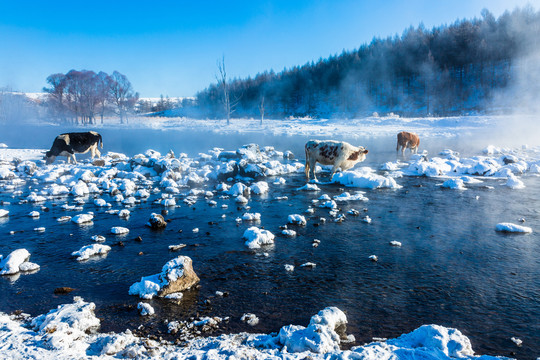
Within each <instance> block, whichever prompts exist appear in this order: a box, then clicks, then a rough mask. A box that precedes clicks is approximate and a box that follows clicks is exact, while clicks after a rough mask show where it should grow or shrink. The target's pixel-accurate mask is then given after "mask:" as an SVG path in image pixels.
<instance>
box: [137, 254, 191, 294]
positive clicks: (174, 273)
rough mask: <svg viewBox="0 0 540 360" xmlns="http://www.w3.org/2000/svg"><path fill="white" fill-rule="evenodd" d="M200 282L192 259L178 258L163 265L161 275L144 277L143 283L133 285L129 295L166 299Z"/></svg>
mask: <svg viewBox="0 0 540 360" xmlns="http://www.w3.org/2000/svg"><path fill="white" fill-rule="evenodd" d="M198 282H199V277H198V276H197V274H195V271H194V270H193V266H192V261H191V258H189V257H187V256H178V257H177V258H175V259H172V260H170V261H168V262H167V263H166V264H165V265H163V267H162V268H161V273H159V274H155V275H150V276H145V277H142V278H141V281H139V282H136V283H134V284H133V285H131V287H130V288H129V294H130V295H138V296H139V297H141V298H143V299H151V298H153V297H154V296H160V297H165V296H167V295H169V294H173V293H177V292H180V291H184V290H186V289H189V288H191V287H192V286H193V285H195V284H197V283H198Z"/></svg>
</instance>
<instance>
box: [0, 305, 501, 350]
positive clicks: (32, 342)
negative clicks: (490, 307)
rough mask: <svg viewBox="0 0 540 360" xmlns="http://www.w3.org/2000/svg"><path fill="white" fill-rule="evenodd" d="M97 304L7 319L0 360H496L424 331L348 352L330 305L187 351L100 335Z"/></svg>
mask: <svg viewBox="0 0 540 360" xmlns="http://www.w3.org/2000/svg"><path fill="white" fill-rule="evenodd" d="M94 310H95V305H94V303H87V302H85V301H84V300H83V299H81V298H79V297H75V298H74V302H73V303H69V304H64V305H60V306H58V308H57V309H54V310H51V311H50V312H49V313H47V314H44V315H40V316H37V317H35V318H31V317H30V316H28V315H24V314H22V315H17V316H16V315H7V314H4V313H0V358H1V359H40V360H48V359H51V360H53V359H54V360H61V359H97V358H99V359H120V358H138V359H146V358H159V359H187V358H193V359H289V360H294V359H305V358H310V359H326V360H330V359H332V360H346V359H420V358H421V359H426V360H443V359H485V360H487V359H496V358H494V357H491V356H481V357H477V356H475V355H474V351H473V349H472V346H471V342H470V340H469V339H468V338H467V337H466V336H464V335H463V334H462V333H461V332H460V331H459V330H456V329H451V328H446V327H443V326H438V325H424V326H421V327H420V328H418V329H416V330H414V331H413V332H411V333H408V334H404V335H402V336H400V337H398V338H396V339H389V340H386V341H380V340H378V341H375V342H372V343H370V344H365V345H363V346H357V347H353V348H352V349H351V350H341V349H340V344H341V343H342V342H347V341H351V340H352V338H351V336H350V335H349V336H346V335H345V334H344V331H345V324H346V323H347V318H346V316H345V314H344V313H343V312H342V311H341V310H339V309H338V308H335V307H328V308H326V309H324V310H322V311H320V312H319V313H318V314H316V315H314V316H313V317H312V318H311V321H310V323H309V325H308V326H307V327H303V326H300V325H287V326H283V327H282V328H281V329H280V330H279V332H278V333H277V334H248V333H239V334H230V335H221V336H219V337H196V338H194V339H192V340H190V341H189V342H188V343H187V344H185V346H176V345H173V344H172V343H171V342H168V341H166V340H162V341H156V340H151V339H148V338H144V337H137V336H134V335H133V333H132V332H131V331H129V330H126V331H125V332H123V333H106V334H104V333H99V332H98V328H99V325H100V320H99V319H98V318H97V317H96V316H95V314H94Z"/></svg>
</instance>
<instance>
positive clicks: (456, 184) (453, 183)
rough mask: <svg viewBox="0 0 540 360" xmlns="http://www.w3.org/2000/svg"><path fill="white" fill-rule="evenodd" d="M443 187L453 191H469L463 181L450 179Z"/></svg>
mask: <svg viewBox="0 0 540 360" xmlns="http://www.w3.org/2000/svg"><path fill="white" fill-rule="evenodd" d="M441 187H443V188H447V189H453V190H467V188H466V187H465V185H464V182H463V180H462V179H448V180H446V181H445V182H443V184H442V185H441Z"/></svg>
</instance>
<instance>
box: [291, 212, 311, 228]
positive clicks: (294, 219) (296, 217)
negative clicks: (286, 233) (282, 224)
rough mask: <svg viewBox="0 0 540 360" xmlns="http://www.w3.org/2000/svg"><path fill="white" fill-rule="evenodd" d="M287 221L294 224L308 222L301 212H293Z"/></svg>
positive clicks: (303, 224)
mask: <svg viewBox="0 0 540 360" xmlns="http://www.w3.org/2000/svg"><path fill="white" fill-rule="evenodd" d="M287 221H288V222H289V224H294V225H301V226H305V225H306V224H307V220H306V218H305V217H304V216H303V215H300V214H291V215H289V216H288V217H287Z"/></svg>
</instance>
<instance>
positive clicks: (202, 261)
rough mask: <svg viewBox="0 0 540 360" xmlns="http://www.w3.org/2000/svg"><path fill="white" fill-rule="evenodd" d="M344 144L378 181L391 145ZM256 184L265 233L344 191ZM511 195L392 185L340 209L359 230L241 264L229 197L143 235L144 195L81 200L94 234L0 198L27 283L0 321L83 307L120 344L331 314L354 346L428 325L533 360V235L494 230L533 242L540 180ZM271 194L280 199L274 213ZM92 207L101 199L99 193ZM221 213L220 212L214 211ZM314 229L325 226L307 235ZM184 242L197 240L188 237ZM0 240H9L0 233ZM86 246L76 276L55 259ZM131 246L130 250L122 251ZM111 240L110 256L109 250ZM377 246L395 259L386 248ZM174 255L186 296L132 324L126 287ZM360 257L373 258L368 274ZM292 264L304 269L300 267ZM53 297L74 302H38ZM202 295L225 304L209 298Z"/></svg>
mask: <svg viewBox="0 0 540 360" xmlns="http://www.w3.org/2000/svg"><path fill="white" fill-rule="evenodd" d="M66 130H69V129H61V131H58V128H56V127H39V128H35V127H29V128H28V129H26V130H25V131H22V132H21V131H19V132H13V133H10V131H11V130H9V129H6V131H4V133H3V134H4V136H5V138H7V139H9V140H10V141H12V142H14V143H15V142H16V143H17V144H18V146H14V145H13V144H9V142H8V141H5V140H3V139H0V142H2V141H3V142H8V144H9V145H10V146H11V147H21V148H47V147H48V146H49V145H50V143H52V139H53V138H54V136H55V135H56V134H58V133H60V132H63V131H66ZM100 133H101V134H102V135H103V138H104V144H105V149H104V150H106V151H115V152H123V153H126V154H127V155H134V154H136V153H139V152H144V151H145V150H147V149H149V148H152V149H155V150H158V151H161V152H162V153H165V152H167V151H168V150H169V149H172V150H173V151H174V152H175V153H180V152H186V153H188V155H189V156H197V154H198V153H199V152H205V151H207V150H209V149H211V148H213V147H221V148H225V149H226V150H234V149H236V148H238V147H239V146H241V145H243V144H246V143H253V142H255V143H257V144H259V145H261V146H266V145H271V146H274V147H275V148H276V149H277V150H280V151H285V150H292V151H293V153H294V154H295V155H296V156H297V157H298V158H299V159H301V161H302V162H303V158H304V154H303V145H304V143H305V141H306V140H307V138H306V137H305V136H271V135H263V134H241V135H234V136H233V135H220V134H216V133H211V132H189V133H187V132H182V131H175V130H170V131H159V130H115V129H102V130H100ZM22 134H24V136H22ZM345 140H349V139H346V138H345ZM350 140H351V142H354V143H356V144H358V145H364V146H366V147H367V148H368V149H369V150H370V153H369V154H368V159H367V160H366V162H365V163H363V164H362V165H365V166H371V167H372V168H375V169H378V168H379V167H380V165H381V164H382V163H384V162H386V161H393V160H395V158H396V154H395V147H394V146H395V143H394V141H395V140H394V136H388V137H380V138H371V139H365V141H362V140H359V139H358V137H357V136H355V137H354V139H352V138H351V139H350ZM470 143H471V139H467V138H459V137H452V138H438V139H426V140H425V141H424V142H423V146H422V147H421V148H422V149H427V150H428V151H429V153H430V154H433V155H435V154H437V152H438V151H440V150H442V149H444V148H452V149H454V150H457V151H461V152H462V153H463V154H466V155H474V154H476V153H478V150H479V148H475V147H474V146H472V147H471V146H466V145H467V144H470ZM326 176H327V175H326ZM326 176H325V175H324V174H322V175H321V176H320V178H321V179H322V180H324V179H325V178H326ZM265 180H266V181H268V183H269V184H270V192H269V194H268V195H266V196H256V197H255V196H252V197H251V200H250V202H249V204H248V205H249V206H250V207H251V209H250V210H249V211H250V212H259V213H261V215H262V220H261V222H260V223H255V225H257V226H264V228H266V229H268V230H270V231H271V232H273V233H274V234H277V233H279V231H280V230H279V227H280V226H281V225H284V224H285V223H286V222H287V215H288V214H305V210H306V209H307V208H308V207H309V206H310V205H311V201H312V200H313V199H317V198H318V197H319V196H320V195H322V194H323V193H325V194H328V195H330V196H333V195H338V194H341V193H342V191H343V188H342V187H340V186H339V185H335V184H329V185H320V187H321V189H322V191H320V192H315V193H312V192H301V191H296V189H297V188H299V187H301V186H303V185H304V184H305V179H304V176H303V174H294V175H288V176H286V180H287V182H286V184H285V185H273V184H272V181H273V178H268V179H265ZM523 181H524V182H525V184H526V188H525V189H522V190H511V189H509V188H507V187H504V186H499V185H500V184H499V182H498V180H486V181H485V182H484V183H483V184H478V185H470V186H468V187H469V189H468V190H466V191H455V190H445V189H441V188H440V187H439V186H438V185H439V184H440V183H441V182H442V181H441V180H440V179H433V178H426V177H404V178H399V179H397V182H398V183H399V184H400V185H402V186H403V187H402V188H401V189H398V190H388V189H382V190H367V191H366V194H365V195H366V196H367V197H368V198H369V201H368V202H348V203H340V207H341V208H342V210H343V212H346V211H347V210H349V209H351V208H355V209H358V210H360V211H361V216H360V217H352V216H348V217H347V220H346V221H344V222H343V223H335V222H332V221H331V219H330V217H329V216H328V211H327V210H326V209H320V208H316V210H315V213H314V214H313V215H307V214H305V215H306V217H307V218H308V223H307V225H306V226H305V227H300V226H293V227H292V228H293V229H294V230H296V231H297V233H298V235H297V236H296V237H294V238H287V237H281V236H277V237H276V240H275V245H274V246H272V247H265V248H263V249H261V250H248V248H247V247H246V246H245V245H244V241H243V240H242V234H243V232H244V231H245V229H246V228H247V227H249V226H252V225H253V224H250V223H246V222H243V223H241V224H237V223H236V221H235V219H236V218H237V217H238V216H241V215H242V214H243V213H244V212H246V209H244V208H240V209H239V208H237V204H235V203H234V199H215V200H216V201H218V206H213V207H211V206H208V205H207V204H206V202H205V201H204V199H201V200H199V201H198V202H197V203H195V204H194V205H193V206H187V205H186V204H183V203H182V204H181V207H178V208H173V209H170V210H169V213H168V215H166V219H169V220H170V222H169V224H168V226H167V228H166V229H165V230H164V231H161V232H155V231H152V230H150V229H149V228H147V227H145V226H144V224H145V223H146V222H147V220H148V217H149V214H150V213H151V212H159V211H160V210H161V207H160V206H159V205H155V204H153V203H152V200H153V199H154V198H155V197H156V195H152V196H151V197H150V198H149V199H148V200H147V201H146V202H143V203H142V204H141V205H138V206H136V207H135V208H132V209H130V210H131V216H130V218H129V219H128V220H121V219H119V218H118V216H117V215H108V214H105V213H104V210H101V209H99V208H97V207H95V206H94V205H93V203H92V201H91V200H89V201H88V202H87V204H85V205H84V211H94V212H95V213H96V217H95V220H94V223H93V224H92V225H90V226H78V225H76V224H73V223H69V224H60V223H58V222H57V221H56V218H58V217H59V216H63V215H66V212H65V211H63V210H60V209H59V207H60V205H62V204H64V203H65V201H66V199H65V198H59V199H54V200H49V201H47V202H46V203H45V204H40V205H45V206H47V207H48V208H49V209H50V211H49V212H42V213H41V217H40V218H39V219H37V220H33V219H31V218H29V217H28V216H27V214H28V213H29V212H30V211H32V210H36V209H37V210H39V206H36V205H33V204H21V205H15V202H16V201H17V200H16V197H15V198H14V197H13V195H12V194H11V193H7V192H2V193H0V200H2V201H9V202H13V204H12V205H11V206H10V208H9V210H10V216H9V219H3V220H1V222H0V238H1V240H0V254H4V255H7V253H9V250H12V249H15V248H23V247H24V248H26V249H27V250H28V251H29V252H30V253H31V254H32V257H31V261H32V262H35V263H37V264H39V265H40V266H41V269H40V270H39V271H38V272H36V273H34V274H28V275H20V276H15V277H2V278H0V294H2V295H1V296H0V311H3V312H10V311H14V310H18V309H22V310H24V311H25V312H28V313H30V314H32V315H37V314H41V313H44V312H46V311H48V310H49V309H52V308H54V307H56V306H57V305H58V304H62V303H66V302H70V301H71V298H72V295H78V296H82V297H83V298H84V299H85V300H86V301H93V302H95V303H96V305H97V310H96V313H97V316H98V317H99V318H101V319H102V331H123V330H125V329H126V328H137V327H139V326H140V325H141V324H142V325H144V326H145V328H147V329H149V330H148V331H150V332H156V333H159V332H163V331H165V329H164V325H163V321H164V320H182V319H188V318H190V317H198V316H221V317H224V316H229V317H230V321H229V322H227V323H222V324H221V326H220V331H219V332H218V333H220V332H226V333H230V332H238V331H250V332H272V331H277V330H279V328H280V327H281V326H283V325H287V324H298V325H307V323H308V322H309V319H310V317H311V316H312V315H313V314H316V313H317V312H318V311H319V310H321V309H323V308H324V307H326V306H337V307H338V308H340V309H341V310H343V311H344V312H345V313H346V314H347V318H348V321H349V324H348V328H347V332H348V333H351V334H353V335H354V336H355V337H356V340H357V341H356V343H355V345H361V344H363V343H365V342H369V341H371V339H372V338H373V337H383V338H391V337H397V336H399V335H400V334H402V333H405V332H410V331H412V330H414V329H415V328H417V327H419V326H420V325H422V324H439V325H443V326H447V327H454V328H457V329H459V330H461V331H462V332H463V333H464V334H465V335H466V336H468V337H469V338H470V339H471V341H472V345H473V349H474V350H475V351H476V353H477V354H491V355H504V356H512V357H517V358H522V359H527V358H529V359H530V358H536V357H537V356H539V355H540V345H539V344H540V302H539V299H540V257H539V256H538V254H539V253H540V233H539V232H538V231H536V232H533V233H532V234H530V235H514V236H512V235H504V234H501V233H497V232H495V231H494V228H495V224H497V223H499V222H504V221H509V222H514V223H517V219H519V218H525V219H526V221H527V222H526V225H527V226H530V227H532V228H533V229H540V199H539V197H538V194H540V178H538V177H532V176H526V177H523ZM484 185H492V186H493V187H494V188H490V187H486V186H484ZM27 186H28V185H27ZM30 186H32V184H31V185H30ZM24 191H25V192H28V191H29V189H24ZM279 196H287V197H288V200H275V198H276V197H279ZM103 199H105V200H106V201H108V202H110V201H111V200H112V199H111V198H109V197H108V195H103ZM223 204H226V205H228V208H222V206H221V205H223ZM114 208H117V206H115V207H114ZM364 214H367V215H369V216H370V217H371V218H372V223H371V224H367V223H365V222H363V221H361V218H362V217H363V216H364ZM69 215H75V213H73V214H69ZM223 215H225V217H223ZM320 217H325V218H327V219H328V221H327V222H326V223H325V224H322V223H320V221H319V218H320ZM315 225H318V226H315ZM37 226H44V227H46V231H45V232H44V233H38V232H35V231H33V228H35V227H37ZM112 226H125V227H127V228H129V229H130V233H129V234H128V235H127V236H125V237H123V238H120V237H115V236H112V235H107V234H108V232H109V230H110V228H111V227H112ZM289 227H291V226H289ZM193 228H199V231H198V232H196V233H195V232H193V231H192V229H193ZM10 231H17V233H15V234H14V235H9V232H10ZM180 231H181V232H180ZM94 234H104V235H106V236H107V242H106V244H108V245H113V246H112V250H111V252H110V253H109V254H108V255H107V256H106V257H103V258H97V259H91V260H89V261H86V262H82V263H79V262H77V261H75V260H73V258H71V257H70V255H69V254H70V253H71V252H72V251H75V250H78V249H79V248H80V247H82V246H83V245H87V244H89V243H91V241H90V240H89V238H90V236H92V235H94ZM137 236H141V238H142V239H143V241H142V242H137V241H135V240H134V238H135V237H137ZM314 239H318V240H320V245H319V246H318V247H313V246H312V244H313V240H314ZM119 240H121V241H122V243H123V246H119V245H115V244H116V243H117V242H118V241H119ZM392 240H396V241H400V242H401V243H402V246H401V247H394V246H390V244H389V242H390V241H392ZM179 243H183V244H186V245H187V246H186V247H185V248H183V249H182V250H180V251H179V252H170V251H169V250H168V245H173V244H179ZM180 254H182V255H187V256H189V257H191V258H192V259H193V265H194V269H195V271H196V272H197V274H198V275H199V277H200V278H201V283H200V287H199V288H198V289H193V290H190V291H188V292H186V293H185V294H184V298H183V299H182V301H181V302H180V304H175V303H171V302H169V301H165V300H162V299H153V300H149V301H148V302H149V303H150V304H151V305H152V306H153V307H154V308H155V309H156V315H155V316H153V317H144V318H143V317H140V316H139V315H138V312H137V309H136V305H137V303H138V302H139V301H140V299H138V298H136V297H134V296H130V295H128V289H129V287H130V285H131V284H133V283H134V282H136V281H139V280H140V277H141V276H146V275H151V274H155V273H158V272H159V271H160V269H161V267H162V265H163V264H165V263H166V262H167V261H168V260H170V259H172V258H174V257H175V256H177V255H180ZM370 255H377V257H378V259H379V260H378V261H377V262H372V261H370V260H369V259H368V257H369V256H370ZM306 262H313V263H315V264H316V266H315V267H314V268H302V267H300V265H301V264H303V263H306ZM285 264H292V265H295V270H294V271H293V272H287V271H285V269H284V265H285ZM60 286H70V287H72V288H75V291H74V292H73V293H71V294H70V295H55V294H53V291H54V289H55V288H57V287H60ZM216 291H221V292H226V293H227V294H228V296H226V297H219V296H215V292H216ZM248 312H250V313H254V314H256V315H257V316H258V317H259V319H260V322H259V324H258V325H256V326H255V327H250V326H248V325H246V324H245V323H243V322H241V321H240V317H241V316H242V315H243V314H244V313H248ZM511 337H518V338H520V339H521V340H523V346H521V347H518V346H516V345H515V344H514V343H513V342H512V341H511V340H510V338H511Z"/></svg>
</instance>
